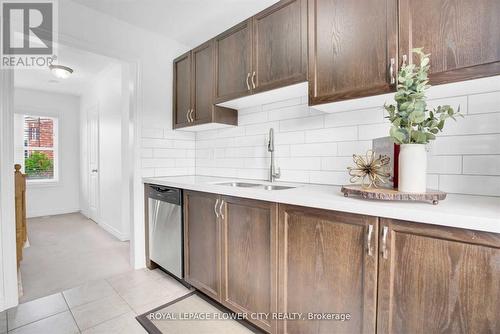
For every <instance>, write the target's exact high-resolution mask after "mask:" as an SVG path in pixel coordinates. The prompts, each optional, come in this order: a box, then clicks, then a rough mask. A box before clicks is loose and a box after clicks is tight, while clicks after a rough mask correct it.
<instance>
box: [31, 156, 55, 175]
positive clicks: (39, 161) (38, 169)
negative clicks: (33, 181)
mask: <svg viewBox="0 0 500 334" xmlns="http://www.w3.org/2000/svg"><path fill="white" fill-rule="evenodd" d="M24 164H25V167H24V169H25V172H26V174H27V175H28V176H39V175H41V174H43V173H48V172H51V171H52V169H53V167H54V164H53V163H52V160H50V158H49V157H48V156H47V155H46V154H44V153H42V152H33V153H31V155H30V156H29V157H28V158H26V159H25V160H24Z"/></svg>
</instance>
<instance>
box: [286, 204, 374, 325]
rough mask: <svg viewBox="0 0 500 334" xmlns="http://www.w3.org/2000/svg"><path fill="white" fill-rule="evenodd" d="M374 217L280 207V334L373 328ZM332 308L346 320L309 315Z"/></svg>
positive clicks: (320, 314)
mask: <svg viewBox="0 0 500 334" xmlns="http://www.w3.org/2000/svg"><path fill="white" fill-rule="evenodd" d="M377 225H378V218H376V217H368V216H363V215H355V214H347V213H339V212H333V211H325V210H317V209H311V208H304V207H296V206H290V205H281V204H280V208H279V230H278V238H279V292H278V296H279V299H278V302H279V306H278V310H279V312H280V313H286V314H290V313H301V314H302V315H303V317H305V319H306V320H304V319H301V320H282V321H279V322H278V333H297V334H299V333H300V334H307V333H325V334H326V333H328V334H330V333H350V334H353V333H374V332H375V315H376V304H377V302H376V291H377V242H376V239H377V233H378V231H377ZM332 313H339V314H347V313H349V314H350V316H351V319H350V320H348V321H339V320H319V319H311V320H307V319H309V316H310V315H313V316H315V317H319V316H324V315H328V314H332Z"/></svg>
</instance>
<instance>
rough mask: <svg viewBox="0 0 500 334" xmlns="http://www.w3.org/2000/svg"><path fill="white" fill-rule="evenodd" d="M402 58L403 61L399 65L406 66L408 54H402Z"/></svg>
mask: <svg viewBox="0 0 500 334" xmlns="http://www.w3.org/2000/svg"><path fill="white" fill-rule="evenodd" d="M402 59H403V63H402V64H401V67H405V66H406V61H407V60H408V56H407V55H403V57H402Z"/></svg>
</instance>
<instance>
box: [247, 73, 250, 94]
mask: <svg viewBox="0 0 500 334" xmlns="http://www.w3.org/2000/svg"><path fill="white" fill-rule="evenodd" d="M248 79H250V72H248V73H247V89H248V90H250V83H249V82H248Z"/></svg>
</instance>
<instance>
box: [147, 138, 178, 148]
mask: <svg viewBox="0 0 500 334" xmlns="http://www.w3.org/2000/svg"><path fill="white" fill-rule="evenodd" d="M141 147H144V148H171V147H174V141H173V140H170V139H157V138H143V139H142V143H141Z"/></svg>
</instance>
